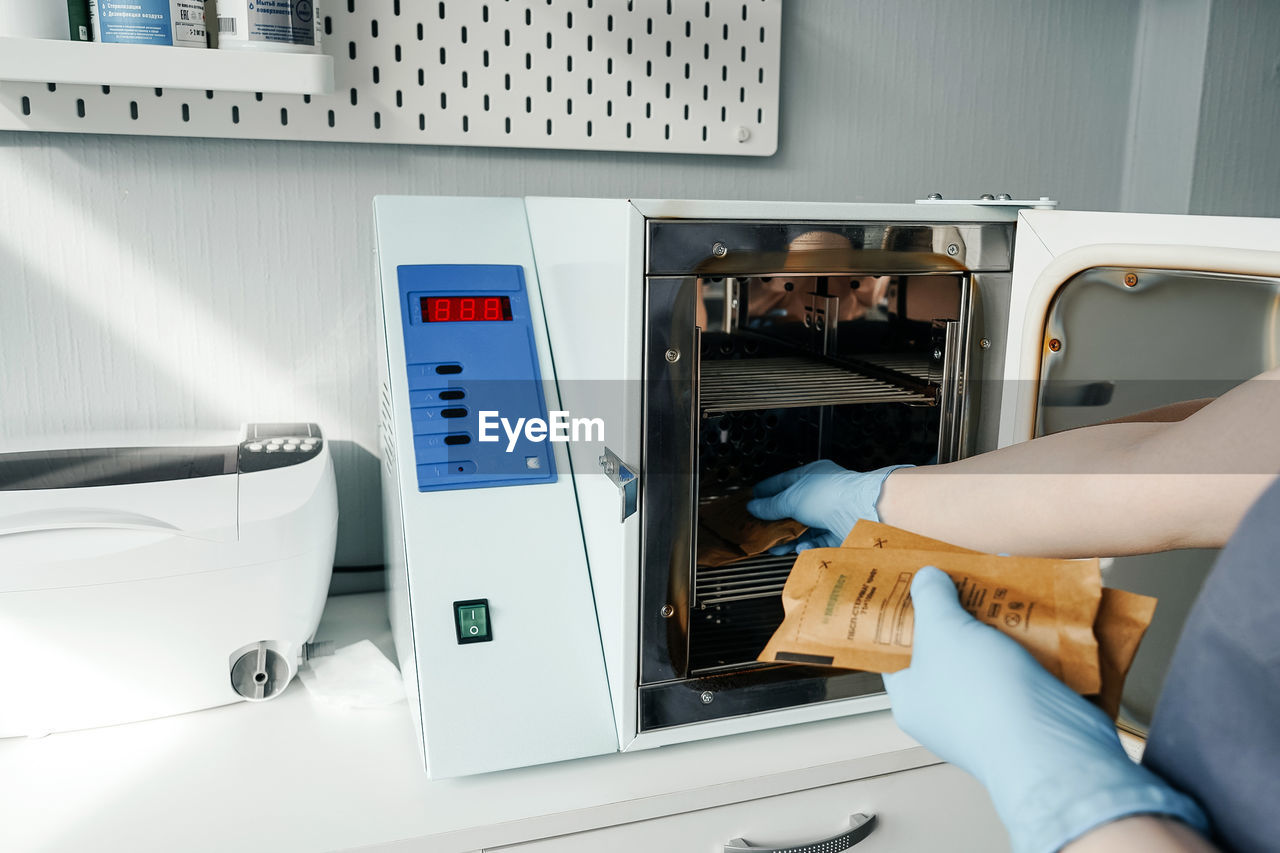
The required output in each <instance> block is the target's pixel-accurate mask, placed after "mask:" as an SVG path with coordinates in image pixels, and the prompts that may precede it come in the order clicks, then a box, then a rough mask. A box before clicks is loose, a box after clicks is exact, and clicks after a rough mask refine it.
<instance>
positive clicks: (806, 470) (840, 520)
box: [747, 459, 911, 554]
mask: <svg viewBox="0 0 1280 853" xmlns="http://www.w3.org/2000/svg"><path fill="white" fill-rule="evenodd" d="M910 467H911V466H910V465H890V466H889V467H887V468H880V469H879V470H876V471H867V472H866V473H859V472H857V471H847V470H845V469H844V468H841V467H840V466H839V465H837V464H836V463H834V462H832V461H831V460H829V459H820V460H818V461H817V462H810V463H809V464H808V465H801V466H800V467H799V468H793V469H791V470H790V471H784V472H782V473H781V474H776V475H774V476H772V477H770V478H769V479H767V480H762V481H761V482H759V483H757V484H756V487H755V489H754V491H753V494H754V495H755V500H753V501H751V502H750V503H748V504H747V512H749V513H751V514H752V515H754V516H755V517H756V518H759V519H761V520H762V521H777V520H778V519H780V518H794V519H795V520H796V521H799V522H800V523H802V524H805V525H808V527H809V530H808V531H806V532H805V534H804V535H803V536H801V537H800V538H799V539H797V540H795V541H794V542H788V543H786V544H784V545H778V546H777V547H775V548H772V549H770V551H769V553H771V554H789V553H791V552H792V551H795V552H796V553H799V552H801V551H804V550H807V549H809V548H837V547H839V546H840V543H841V542H843V541H844V540H845V539H846V538H847V537H848V535H849V531H850V530H852V529H853V525H855V524H857V523H858V519H860V518H866V519H870V520H871V521H879V520H880V516H879V515H877V514H876V501H878V500H880V489H881V487H882V486H883V485H884V480H885V478H886V477H888V476H889V474H890V473H891V472H893V471H895V470H897V469H898V468H910Z"/></svg>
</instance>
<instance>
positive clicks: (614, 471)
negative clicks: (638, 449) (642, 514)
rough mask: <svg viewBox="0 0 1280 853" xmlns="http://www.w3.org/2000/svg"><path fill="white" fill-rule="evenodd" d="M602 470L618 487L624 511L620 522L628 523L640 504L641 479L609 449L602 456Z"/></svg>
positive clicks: (620, 515)
mask: <svg viewBox="0 0 1280 853" xmlns="http://www.w3.org/2000/svg"><path fill="white" fill-rule="evenodd" d="M600 470H601V471H603V472H604V473H605V476H606V477H608V478H609V480H610V481H612V483H613V484H614V485H615V486H617V487H618V494H619V496H620V497H621V498H622V510H621V513H620V514H619V517H618V521H626V520H627V518H629V517H630V516H631V515H633V514H634V513H635V511H636V506H637V505H638V504H639V499H640V478H639V477H637V476H636V472H635V471H633V470H631V468H630V466H628V465H626V464H625V463H624V462H623V461H622V460H621V459H619V458H618V454H616V453H614V452H613V451H612V450H610V449H609V448H607V447H606V448H605V449H604V453H603V454H602V455H601V456H600Z"/></svg>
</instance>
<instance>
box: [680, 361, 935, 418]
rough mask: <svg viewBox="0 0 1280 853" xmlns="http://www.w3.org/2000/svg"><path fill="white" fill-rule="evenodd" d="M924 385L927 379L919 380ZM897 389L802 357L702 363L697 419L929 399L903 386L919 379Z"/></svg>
mask: <svg viewBox="0 0 1280 853" xmlns="http://www.w3.org/2000/svg"><path fill="white" fill-rule="evenodd" d="M924 378H925V380H926V381H927V374H926V376H925V377H924ZM903 379H904V383H903V384H901V385H899V384H895V383H893V382H891V381H888V380H887V379H880V378H876V377H873V376H868V375H866V374H863V373H859V372H857V371H856V370H853V369H851V368H845V367H840V366H837V365H834V364H829V363H827V362H823V361H816V360H813V359H807V358H760V359H735V360H725V361H704V362H703V363H702V368H701V371H700V375H699V392H698V393H699V406H700V408H701V410H702V414H703V415H708V414H713V413H720V412H742V411H748V410H751V409H790V408H798V407H801V406H831V405H847V404H851V403H924V404H931V403H933V402H934V399H933V397H932V396H931V395H929V394H927V393H925V392H923V391H918V390H912V389H911V388H909V387H907V385H908V384H910V385H918V384H919V377H916V376H915V375H914V374H905V375H904V377H903Z"/></svg>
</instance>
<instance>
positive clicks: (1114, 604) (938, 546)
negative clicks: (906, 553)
mask: <svg viewBox="0 0 1280 853" xmlns="http://www.w3.org/2000/svg"><path fill="white" fill-rule="evenodd" d="M844 547H846V548H916V549H931V550H937V551H955V552H957V553H964V554H976V553H979V552H977V551H971V550H970V549H968V548H961V547H959V546H957V545H952V544H950V543H947V542H941V541H939V540H937V539H930V538H929V537H927V536H921V535H919V534H918V533H912V532H910V531H908V530H899V529H898V528H896V527H890V526H889V525H887V524H879V523H877V522H874V521H859V522H858V523H857V524H856V525H855V526H854V528H853V530H852V531H851V532H850V533H849V536H848V538H847V539H845V541H844ZM1155 609H1156V600H1155V599H1154V598H1152V597H1151V596H1148V595H1139V594H1138V593H1136V592H1128V591H1126V590H1122V589H1113V588H1111V587H1103V588H1102V599H1101V601H1100V602H1099V605H1098V618H1097V619H1095V620H1094V623H1093V634H1094V637H1096V638H1097V641H1098V671H1099V676H1100V677H1101V681H1102V685H1101V688H1100V689H1099V690H1098V693H1097V694H1096V696H1095V701H1096V702H1097V704H1098V706H1099V707H1101V708H1102V710H1103V711H1105V712H1106V713H1107V714H1108V715H1109V716H1110V717H1111V718H1112V719H1115V718H1116V715H1118V714H1119V713H1120V695H1121V693H1123V692H1124V681H1125V678H1126V677H1128V675H1129V668H1130V667H1131V666H1133V658H1134V655H1136V654H1137V653H1138V644H1139V643H1141V642H1142V637H1143V635H1144V634H1145V633H1146V631H1147V628H1148V626H1150V625H1151V619H1152V617H1153V616H1154V615H1155Z"/></svg>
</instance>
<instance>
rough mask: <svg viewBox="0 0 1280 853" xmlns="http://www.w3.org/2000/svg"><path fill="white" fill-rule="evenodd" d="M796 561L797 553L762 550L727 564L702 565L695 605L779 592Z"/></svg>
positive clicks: (697, 574)
mask: <svg viewBox="0 0 1280 853" xmlns="http://www.w3.org/2000/svg"><path fill="white" fill-rule="evenodd" d="M795 561H796V555H795V554H784V555H783V556H780V557H775V556H773V555H771V554H762V555H761V556H758V557H751V558H750V559H746V560H742V561H740V562H737V563H731V564H729V565H727V566H716V567H714V568H712V567H709V566H698V568H697V570H696V571H695V573H694V581H693V597H694V606H695V607H698V608H703V607H710V606H712V605H716V604H726V603H728V602H730V601H744V600H746V599H749V598H770V597H776V596H779V595H781V594H782V586H783V584H785V583H786V582H787V575H789V574H791V567H792V565H794V564H795Z"/></svg>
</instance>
